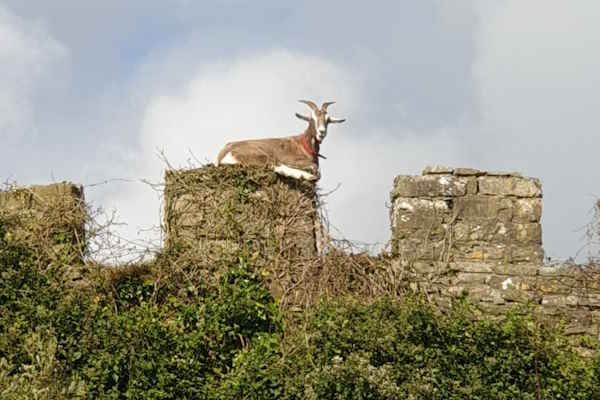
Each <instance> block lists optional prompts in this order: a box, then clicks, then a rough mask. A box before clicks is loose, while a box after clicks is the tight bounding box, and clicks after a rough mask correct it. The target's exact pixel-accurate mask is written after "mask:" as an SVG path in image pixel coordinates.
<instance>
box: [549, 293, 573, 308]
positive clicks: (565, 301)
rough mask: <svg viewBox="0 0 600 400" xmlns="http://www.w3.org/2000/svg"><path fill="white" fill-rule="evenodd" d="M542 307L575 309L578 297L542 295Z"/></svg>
mask: <svg viewBox="0 0 600 400" xmlns="http://www.w3.org/2000/svg"><path fill="white" fill-rule="evenodd" d="M541 304H542V305H544V306H555V307H566V306H569V307H575V306H577V305H579V297H578V296H574V295H568V296H562V295H559V296H557V295H544V296H543V297H542V303H541Z"/></svg>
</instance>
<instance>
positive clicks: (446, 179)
mask: <svg viewBox="0 0 600 400" xmlns="http://www.w3.org/2000/svg"><path fill="white" fill-rule="evenodd" d="M391 196H392V198H391V200H392V215H391V217H392V246H393V247H392V252H393V253H394V254H395V255H396V256H398V257H399V258H401V259H402V260H405V261H473V262H488V261H490V262H498V263H504V264H519V263H537V262H541V261H542V260H543V250H542V228H541V225H540V218H541V213H542V189H541V185H540V182H539V180H537V179H535V178H525V177H523V176H521V175H520V174H517V173H492V172H484V171H478V170H474V169H467V168H456V169H452V168H445V167H430V168H427V169H426V170H425V171H423V176H398V177H397V178H396V179H395V181H394V188H393V191H392V194H391Z"/></svg>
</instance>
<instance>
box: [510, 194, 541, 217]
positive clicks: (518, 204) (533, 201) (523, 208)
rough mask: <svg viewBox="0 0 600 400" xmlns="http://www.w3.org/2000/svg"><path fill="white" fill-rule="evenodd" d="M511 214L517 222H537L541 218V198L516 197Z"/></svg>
mask: <svg viewBox="0 0 600 400" xmlns="http://www.w3.org/2000/svg"><path fill="white" fill-rule="evenodd" d="M513 215H514V220H515V221H518V222H539V221H540V219H541V218H542V199H540V198H525V199H516V200H515V202H514V214H513Z"/></svg>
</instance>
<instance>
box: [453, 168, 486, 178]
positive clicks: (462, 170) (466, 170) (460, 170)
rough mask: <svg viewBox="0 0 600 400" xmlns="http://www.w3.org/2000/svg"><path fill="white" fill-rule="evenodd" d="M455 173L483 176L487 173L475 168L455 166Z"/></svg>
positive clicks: (458, 174) (457, 174)
mask: <svg viewBox="0 0 600 400" xmlns="http://www.w3.org/2000/svg"><path fill="white" fill-rule="evenodd" d="M454 175H456V176H481V175H485V172H484V171H480V170H478V169H474V168H455V169H454Z"/></svg>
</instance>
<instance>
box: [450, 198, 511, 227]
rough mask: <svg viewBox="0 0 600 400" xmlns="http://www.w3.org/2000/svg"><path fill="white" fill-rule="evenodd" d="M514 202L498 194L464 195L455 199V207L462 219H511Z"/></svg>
mask: <svg viewBox="0 0 600 400" xmlns="http://www.w3.org/2000/svg"><path fill="white" fill-rule="evenodd" d="M513 208H514V205H513V202H512V201H511V200H510V199H508V198H503V197H496V196H464V197H459V198H456V199H454V209H455V211H456V212H457V213H458V215H459V216H460V218H462V219H473V218H478V219H498V220H501V221H510V220H511V219H512V217H513Z"/></svg>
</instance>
